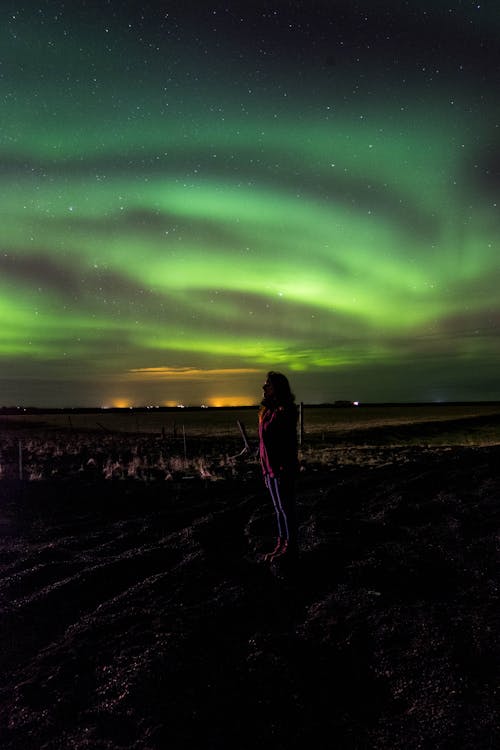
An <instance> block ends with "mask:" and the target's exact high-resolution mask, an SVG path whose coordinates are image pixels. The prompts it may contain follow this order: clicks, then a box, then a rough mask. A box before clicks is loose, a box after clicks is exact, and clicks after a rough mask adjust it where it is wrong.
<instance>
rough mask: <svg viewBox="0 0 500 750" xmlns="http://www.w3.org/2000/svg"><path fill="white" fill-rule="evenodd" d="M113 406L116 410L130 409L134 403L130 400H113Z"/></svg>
mask: <svg viewBox="0 0 500 750" xmlns="http://www.w3.org/2000/svg"><path fill="white" fill-rule="evenodd" d="M111 406H112V407H113V408H114V409H130V408H131V407H132V406H133V403H132V401H131V400H130V399H129V398H113V399H111Z"/></svg>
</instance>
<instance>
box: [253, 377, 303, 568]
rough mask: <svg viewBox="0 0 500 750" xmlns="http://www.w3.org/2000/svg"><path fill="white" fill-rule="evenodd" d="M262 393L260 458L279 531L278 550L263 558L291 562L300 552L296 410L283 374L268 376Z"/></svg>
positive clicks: (292, 396)
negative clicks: (296, 495) (298, 540)
mask: <svg viewBox="0 0 500 750" xmlns="http://www.w3.org/2000/svg"><path fill="white" fill-rule="evenodd" d="M262 389H263V392H264V398H263V399H262V402H261V407H260V409H259V456H260V464H261V467H262V472H263V475H264V483H265V485H266V487H267V489H268V490H269V493H270V495H271V500H272V502H273V506H274V511H275V514H276V522H277V530H278V538H277V541H276V546H275V548H274V549H273V550H272V552H269V553H267V554H266V555H264V556H263V559H265V560H269V561H270V560H274V559H276V558H278V557H281V556H283V555H286V556H287V557H288V558H291V557H294V556H296V555H297V552H298V544H297V518H296V510H295V481H296V477H297V473H298V467H299V461H298V447H297V406H296V404H295V396H294V395H293V393H292V392H291V390H290V384H289V382H288V379H287V378H286V377H285V375H283V374H282V373H280V372H273V371H271V372H268V374H267V378H266V382H265V383H264V385H263V386H262Z"/></svg>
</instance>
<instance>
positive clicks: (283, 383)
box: [267, 370, 295, 406]
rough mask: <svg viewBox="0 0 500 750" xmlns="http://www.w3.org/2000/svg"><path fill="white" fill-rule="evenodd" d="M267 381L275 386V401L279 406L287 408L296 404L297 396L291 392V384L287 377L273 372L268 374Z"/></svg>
mask: <svg viewBox="0 0 500 750" xmlns="http://www.w3.org/2000/svg"><path fill="white" fill-rule="evenodd" d="M267 379H268V380H269V382H270V383H271V384H272V386H273V389H274V399H275V401H276V402H277V403H278V404H280V405H282V406H286V405H289V404H293V403H294V402H295V396H294V394H293V393H292V391H291V388H290V383H289V382H288V378H287V377H286V375H283V373H281V372H274V370H271V371H270V372H268V373H267Z"/></svg>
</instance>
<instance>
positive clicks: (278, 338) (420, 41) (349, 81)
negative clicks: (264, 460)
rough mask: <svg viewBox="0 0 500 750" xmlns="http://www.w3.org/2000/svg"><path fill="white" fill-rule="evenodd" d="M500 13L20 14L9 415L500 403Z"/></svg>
mask: <svg viewBox="0 0 500 750" xmlns="http://www.w3.org/2000/svg"><path fill="white" fill-rule="evenodd" d="M499 43H500V10H498V8H497V4H496V3H494V2H492V1H488V2H483V3H480V2H468V1H467V0H462V1H461V2H456V1H455V2H452V1H451V0H450V2H442V1H441V0H432V1H431V0H419V2H411V1H409V2H404V1H403V0H397V1H396V0H393V1H392V2H390V1H389V2H375V1H374V2H356V0H344V1H339V2H337V1H336V0H330V1H329V2H327V0H307V1H306V0H304V1H303V2H302V1H295V2H292V1H289V2H269V1H267V2H263V1H262V0H256V1H255V2H252V3H250V2H213V3H212V2H209V0H206V1H203V2H201V1H199V2H192V1H190V0H183V2H182V3H179V2H154V3H153V2H151V3H144V2H142V3H141V2H127V1H126V0H121V1H120V2H118V0H108V1H106V0H102V1H101V2H97V1H96V0H89V1H88V2H83V1H80V2H79V1H78V0H75V2H71V3H70V2H64V3H63V2H58V1H57V0H56V1H54V2H50V1H48V0H41V1H40V2H29V1H27V2H22V1H20V2H12V1H11V0H7V2H2V8H1V10H0V101H1V120H0V194H1V201H0V212H1V215H0V227H1V230H0V243H1V245H0V316H1V325H0V405H6V406H10V405H17V404H19V405H23V406H39V407H43V406H62V407H65V406H67V407H75V406H87V407H88V406H131V405H138V406H139V405H148V404H158V405H175V404H178V403H185V404H193V405H198V404H201V403H205V404H208V405H220V406H223V405H229V404H254V403H258V402H259V400H260V398H261V384H262V382H263V379H264V378H265V374H266V372H267V371H268V370H270V369H274V370H280V371H282V372H284V373H286V374H287V375H288V377H289V379H290V382H291V385H292V388H293V390H294V391H295V393H296V396H297V399H298V400H302V401H304V402H306V403H320V402H324V401H334V400H340V399H349V400H359V401H361V402H363V401H365V402H366V401H371V402H380V401H416V402H418V401H475V400H497V399H500V378H499V377H498V372H499V364H500V362H499V359H500V357H499V355H500V345H499V322H500V314H499V313H500V294H499V289H500V261H499V251H500V211H499V202H500V96H499V91H500V53H499V49H500V44H499Z"/></svg>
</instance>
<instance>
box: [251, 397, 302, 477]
mask: <svg viewBox="0 0 500 750" xmlns="http://www.w3.org/2000/svg"><path fill="white" fill-rule="evenodd" d="M259 454H260V463H261V466H262V471H263V473H264V475H269V476H270V477H279V476H282V475H284V474H287V475H289V476H290V475H295V473H296V472H297V471H298V467H299V461H298V456H297V407H296V406H295V404H290V405H289V406H272V405H269V406H263V407H262V408H261V410H260V412H259Z"/></svg>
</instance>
